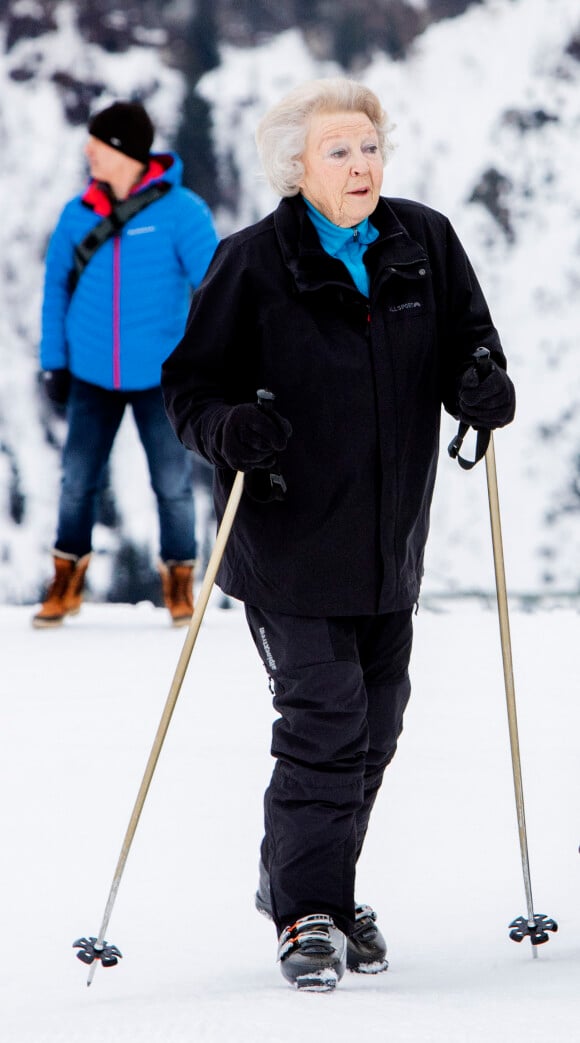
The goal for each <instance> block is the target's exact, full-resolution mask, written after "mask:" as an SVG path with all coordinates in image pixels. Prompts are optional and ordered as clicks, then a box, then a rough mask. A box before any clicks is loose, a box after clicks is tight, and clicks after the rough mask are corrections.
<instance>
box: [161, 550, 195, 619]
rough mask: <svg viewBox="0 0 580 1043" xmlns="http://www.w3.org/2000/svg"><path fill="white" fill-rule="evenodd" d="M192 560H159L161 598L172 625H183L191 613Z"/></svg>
mask: <svg viewBox="0 0 580 1043" xmlns="http://www.w3.org/2000/svg"><path fill="white" fill-rule="evenodd" d="M194 564H195V563H194V562H192V561H160V562H159V572H160V575H161V583H162V585H163V599H164V601H165V604H166V605H167V608H168V609H169V614H170V616H171V621H172V623H173V626H174V627H184V626H187V624H188V623H189V621H190V619H191V617H192V615H193V566H194Z"/></svg>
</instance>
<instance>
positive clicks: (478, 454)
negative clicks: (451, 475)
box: [447, 423, 490, 471]
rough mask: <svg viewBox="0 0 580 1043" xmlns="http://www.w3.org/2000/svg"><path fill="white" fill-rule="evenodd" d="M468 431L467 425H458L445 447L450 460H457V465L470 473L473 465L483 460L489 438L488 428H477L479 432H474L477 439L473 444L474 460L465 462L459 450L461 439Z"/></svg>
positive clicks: (461, 443)
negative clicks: (453, 436) (455, 432)
mask: <svg viewBox="0 0 580 1043" xmlns="http://www.w3.org/2000/svg"><path fill="white" fill-rule="evenodd" d="M468 431H469V424H464V423H460V424H459V428H458V430H457V434H456V435H455V438H453V439H452V440H451V442H450V443H449V445H448V446H447V452H448V453H449V456H450V457H451V459H452V460H457V463H458V464H459V466H460V467H462V468H463V470H464V471H471V468H472V467H475V465H476V464H478V463H479V461H480V460H483V457H484V456H485V454H486V452H487V447H488V445H489V436H490V431H489V428H487V427H484V428H479V430H477V431H476V434H477V439H476V442H475V459H474V460H466V458H465V457H464V456H461V454H460V449H461V446H462V445H463V439H464V438H465V436H466V434H467V432H468Z"/></svg>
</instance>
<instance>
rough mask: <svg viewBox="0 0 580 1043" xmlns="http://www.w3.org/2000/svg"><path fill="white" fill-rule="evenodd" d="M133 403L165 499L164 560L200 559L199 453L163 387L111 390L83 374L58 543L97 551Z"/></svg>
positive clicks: (75, 390)
mask: <svg viewBox="0 0 580 1043" xmlns="http://www.w3.org/2000/svg"><path fill="white" fill-rule="evenodd" d="M127 405H130V406H131V408H132V410H133V416H134V418H135V423H136V425H137V430H138V432H139V438H140V439H141V443H142V445H143V448H144V450H145V454H146V456H147V464H148V467H149V474H150V477H151V486H152V488H153V492H154V493H155V496H156V498H157V509H158V512H159V529H160V543H161V547H160V555H161V558H162V560H163V561H190V560H193V559H194V558H195V557H196V553H197V546H196V539H195V512H194V503H193V482H192V466H191V463H192V461H191V453H190V452H189V451H188V450H187V449H185V448H184V447H183V446H182V445H181V443H180V442H179V441H178V439H177V437H176V435H175V434H174V432H173V429H172V427H171V425H170V423H169V420H168V419H167V416H166V413H165V408H164V406H163V400H162V397H161V389H160V388H159V387H154V388H149V389H147V390H146V391H107V390H106V389H105V388H101V387H97V386H96V385H95V384H87V383H86V382H85V381H83V380H78V379H77V378H76V377H73V379H72V385H71V392H70V397H69V401H68V405H67V421H68V435H67V439H66V443H65V446H64V450H63V457H62V471H63V474H62V485H61V494H60V503H59V514H58V531H57V536H56V544H55V549H56V550H57V551H59V550H60V551H64V552H65V553H66V554H75V555H78V556H79V557H82V555H84V554H88V553H89V551H90V550H91V536H92V530H93V525H94V523H95V513H96V508H97V500H98V494H99V489H100V486H101V483H102V479H103V472H104V470H105V467H106V465H107V462H108V460H109V457H110V455H111V450H112V448H113V442H114V440H115V436H116V434H117V431H118V430H119V427H120V424H121V420H122V419H123V414H124V412H125V407H126V406H127Z"/></svg>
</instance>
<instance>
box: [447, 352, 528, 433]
mask: <svg viewBox="0 0 580 1043" xmlns="http://www.w3.org/2000/svg"><path fill="white" fill-rule="evenodd" d="M515 411H516V393H515V389H514V386H513V384H512V382H511V380H510V378H509V377H508V375H507V373H506V371H505V370H504V369H500V367H499V366H497V365H496V364H495V362H492V363H491V372H490V373H488V375H487V376H486V377H484V379H483V380H482V381H481V382H480V378H479V373H478V371H477V369H476V367H475V365H473V366H470V367H469V368H468V369H466V370H465V373H464V374H463V376H462V378H461V383H460V385H459V419H460V420H461V421H463V423H464V424H469V425H470V427H475V428H488V429H489V430H493V429H494V428H496V427H505V425H506V424H510V423H511V421H512V420H513V418H514V414H515Z"/></svg>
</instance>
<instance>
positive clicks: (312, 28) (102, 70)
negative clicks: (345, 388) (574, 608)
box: [0, 0, 580, 601]
mask: <svg viewBox="0 0 580 1043" xmlns="http://www.w3.org/2000/svg"><path fill="white" fill-rule="evenodd" d="M4 6H5V7H7V8H8V12H7V13H3V11H2V8H0V29H1V31H2V35H1V36H0V84H1V88H0V89H1V97H2V104H1V109H0V142H1V145H2V151H3V159H4V162H3V164H2V170H1V172H0V185H1V187H2V198H3V201H4V204H3V208H2V211H3V221H2V225H1V227H0V238H1V249H0V257H1V261H0V263H1V265H2V268H3V277H2V279H1V280H0V360H1V364H2V381H1V383H0V597H2V598H3V599H4V600H7V601H32V600H34V599H35V598H36V597H37V596H38V594H39V591H40V588H41V586H42V583H43V581H44V579H45V577H46V576H47V574H48V569H49V563H48V556H49V552H50V547H51V542H52V539H53V533H54V524H55V513H56V499H57V491H58V481H59V473H58V462H59V454H58V445H59V444H60V442H61V440H62V437H63V427H62V421H59V420H58V419H55V418H54V417H53V416H51V415H50V413H49V412H48V411H47V410H46V407H45V405H44V403H43V402H42V399H41V397H40V395H39V393H38V390H37V383H36V371H37V362H36V346H37V342H38V326H39V310H40V299H41V291H42V266H43V255H44V250H45V247H46V242H47V239H48V236H49V234H50V231H51V229H52V227H53V225H54V221H55V219H56V217H57V215H58V213H59V211H60V208H61V206H62V205H63V203H64V202H65V200H66V199H67V198H68V197H69V196H70V195H71V194H73V193H74V192H75V191H77V190H78V188H79V186H80V185H81V184H82V180H83V177H84V165H83V159H82V151H81V150H82V144H83V141H84V133H85V131H84V127H85V122H86V115H87V113H88V112H89V111H93V110H94V109H96V108H98V107H100V106H103V105H105V104H107V103H108V102H109V101H110V100H112V99H113V98H114V97H116V96H125V97H127V96H135V97H140V98H142V99H143V100H144V101H145V103H146V104H147V105H148V107H149V108H150V110H151V113H152V115H153V117H154V119H155V121H156V124H157V128H158V134H157V139H156V146H157V147H165V146H166V145H167V144H171V143H173V142H174V141H175V140H176V138H177V140H178V141H181V140H183V141H184V142H186V141H187V140H188V137H187V134H185V135H184V131H187V130H188V129H189V130H190V131H191V130H192V129H193V128H192V124H193V123H194V122H195V121H194V120H193V119H190V120H189V128H188V127H187V125H186V126H185V127H184V124H183V122H182V120H181V114H182V113H183V112H186V111H187V112H191V113H197V114H198V115H199V114H200V113H201V114H203V113H204V112H209V114H210V116H211V125H212V140H213V149H214V153H215V155H209V152H210V150H209V149H208V147H207V144H204V143H203V140H202V144H201V145H199V140H198V149H197V151H198V153H202V155H201V156H200V155H198V156H197V161H198V162H199V161H200V159H201V160H203V161H205V160H206V159H207V163H208V164H209V166H213V167H214V168H216V169H217V188H216V194H215V198H214V199H213V200H212V203H213V204H214V206H215V211H216V217H217V221H218V225H219V227H220V230H221V231H222V233H223V234H226V233H227V232H229V231H231V230H233V229H235V228H237V227H240V226H241V225H243V224H246V223H248V222H250V221H253V220H256V219H258V218H259V217H261V216H262V215H263V214H264V213H266V212H267V210H269V209H271V207H272V206H273V205H275V203H276V200H275V199H273V198H272V196H271V195H270V193H269V190H268V189H267V187H266V185H265V184H264V182H263V180H261V179H260V175H259V170H258V164H257V158H256V153H255V149H254V144H253V132H254V128H255V125H256V122H257V120H258V119H259V117H260V115H261V114H262V112H263V111H264V110H265V109H266V108H267V107H268V105H270V104H271V103H272V102H273V101H274V100H276V99H277V98H279V97H280V95H281V94H282V93H283V92H284V91H285V90H286V89H288V88H290V87H292V86H293V85H294V84H295V83H297V82H300V81H301V80H304V79H306V78H310V77H313V76H321V75H328V74H334V73H340V72H342V71H344V69H343V67H341V66H340V65H338V64H337V62H336V57H337V54H338V52H337V50H336V47H335V48H334V51H332V48H329V47H328V46H326V47H323V46H322V44H323V43H324V40H325V39H326V38H325V36H324V31H323V30H324V24H322V23H317V24H312V23H311V24H309V25H306V24H302V22H301V19H302V18H303V17H304V11H303V8H302V5H300V4H298V3H295V4H294V5H291V7H292V11H291V12H290V14H288V13H287V16H286V17H287V18H289V17H291V16H292V12H294V15H295V17H296V21H295V24H294V27H292V24H290V25H288V24H284V25H281V26H272V25H269V24H267V23H265V24H264V25H261V27H260V31H259V32H258V31H257V32H256V33H255V34H254V36H253V38H252V39H250V38H249V34H248V31H247V26H248V23H247V21H246V23H244V24H245V28H244V25H242V23H241V22H240V19H239V18H238V21H237V22H236V23H235V25H234V22H233V21H230V22H227V17H226V16H227V14H228V10H227V3H226V2H225V0H223V2H221V3H219V4H216V5H215V11H216V12H217V14H218V15H219V19H217V22H216V19H214V20H213V21H211V18H210V15H211V13H212V12H211V8H210V7H209V5H207V4H205V3H200V4H199V5H197V10H198V22H197V30H196V31H197V32H198V36H197V37H196V39H197V44H196V46H197V50H196V52H195V53H196V54H198V55H200V54H202V50H203V49H201V50H200V48H199V40H200V36H199V30H200V24H202V23H200V21H199V19H200V18H201V16H202V15H203V17H204V18H206V19H210V21H209V22H207V25H209V26H210V27H212V32H214V31H215V32H216V34H217V35H216V37H215V40H213V43H214V44H215V52H213V53H212V55H210V54H209V51H207V52H206V54H205V58H200V59H199V65H198V66H197V65H196V69H197V72H195V75H193V74H192V68H191V64H190V66H189V68H188V62H187V61H186V60H185V59H184V51H183V44H182V45H181V47H182V49H181V51H180V44H179V40H180V39H181V37H180V27H181V29H183V26H184V25H185V24H186V13H187V10H188V7H189V5H187V4H185V3H182V4H180V3H177V2H174V3H172V4H170V5H165V7H163V5H159V4H154V3H149V4H135V5H133V6H132V7H126V8H124V13H123V15H120V14H119V12H118V11H117V21H115V18H114V10H113V7H112V5H106V4H97V5H96V7H95V6H94V5H92V9H93V22H92V23H90V28H91V31H89V29H88V28H87V24H88V23H87V24H84V26H83V25H81V24H80V23H81V22H82V19H81V17H80V16H81V15H83V17H85V18H87V17H88V15H87V14H86V10H85V5H84V4H81V5H73V4H71V3H52V4H47V3H43V4H38V3H33V2H31V0H19V2H18V3H13V4H8V5H4ZM230 6H231V5H230ZM234 6H235V5H234ZM249 6H250V7H251V6H252V5H249ZM315 6H316V7H317V9H318V8H319V7H320V8H321V7H322V5H315ZM337 6H341V9H342V8H344V11H343V13H344V12H348V10H349V5H348V4H347V3H345V4H344V5H337ZM378 6H379V7H380V8H381V10H383V15H384V18H385V19H386V18H387V14H388V10H387V9H389V3H385V4H384V5H382V6H381V5H378ZM436 6H437V5H436V4H435V3H434V2H433V0H432V2H431V3H427V0H425V2H422V0H413V2H412V3H411V2H408V3H407V4H403V5H399V7H398V10H399V14H400V16H401V18H402V21H401V23H400V24H401V25H402V26H404V27H405V30H404V34H403V35H404V36H405V40H404V46H402V47H401V49H400V50H401V54H400V55H399V56H397V57H393V54H392V53H391V52H392V50H393V49H392V48H391V51H389V47H388V46H387V44H386V43H384V42H383V43H382V44H381V49H379V48H373V47H372V46H370V45H369V38H368V37H365V41H364V46H363V45H362V44H361V46H360V48H359V50H358V51H357V53H356V54H351V55H350V59H351V66H350V70H351V73H352V74H353V75H356V76H357V77H358V78H360V79H363V80H364V81H365V82H367V83H368V84H369V85H370V86H371V87H373V89H375V90H376V91H377V92H378V93H379V94H380V96H381V98H382V99H383V101H384V103H385V104H386V106H387V108H388V110H389V112H390V115H391V118H392V120H393V122H394V123H395V124H396V131H395V140H396V144H397V149H396V152H395V154H394V156H393V158H392V159H391V161H390V163H389V165H388V167H387V169H386V171H385V181H384V192H385V194H386V195H400V196H407V197H412V198H416V199H420V200H422V201H423V202H425V203H427V204H429V205H431V206H433V207H435V208H436V209H439V210H442V211H444V212H445V213H447V214H448V216H449V217H450V218H451V220H452V221H453V223H454V225H455V227H456V230H457V231H458V233H459V235H460V237H461V239H462V241H463V243H464V245H465V246H466V248H467V250H468V253H469V254H470V256H471V259H472V261H473V263H474V265H475V268H476V270H477V272H478V275H479V277H480V281H481V282H482V285H483V288H484V291H485V293H486V295H487V297H488V300H489V303H490V306H491V309H492V313H493V316H494V319H495V322H496V325H497V326H498V329H499V330H500V333H501V336H502V340H503V343H504V346H505V349H506V353H507V355H508V360H509V368H510V372H511V374H512V376H513V378H514V380H515V382H516V384H517V389H518V413H517V419H516V422H515V423H514V425H512V427H510V428H508V429H506V430H505V431H501V432H499V433H498V434H497V436H496V443H495V444H496V455H497V462H498V474H499V484H500V501H501V505H502V508H503V519H502V520H503V528H504V545H505V547H504V549H505V555H506V569H507V574H508V585H509V587H510V589H511V590H513V591H514V592H519V593H522V594H528V595H537V594H554V595H556V594H560V595H561V594H566V595H574V594H577V593H578V591H579V589H580V364H579V361H578V360H579V357H580V332H579V323H580V311H579V303H578V302H579V288H580V187H579V184H580V182H579V181H578V177H577V170H578V168H579V166H580V163H579V160H580V144H579V142H580V134H579V130H580V10H579V9H578V4H577V0H487V2H484V3H476V4H468V3H465V2H462V3H459V2H457V3H451V2H449V3H446V4H443V3H441V4H440V5H439V7H440V10H439V12H437V11H436ZM311 7H312V5H311ZM402 7H405V8H406V13H405V12H404V11H402ZM374 8H375V10H376V9H377V5H376V4H375V5H374ZM105 9H106V10H105ZM390 9H391V13H392V12H393V11H394V8H393V7H392V5H391V8H390ZM87 10H89V8H87ZM240 10H241V9H240ZM244 10H245V7H244ZM411 10H412V11H413V12H414V16H413V17H414V18H415V21H414V22H413V25H414V29H411V28H409V27H410V26H411V22H410V20H409V19H410V18H411V17H412V16H411V15H410V14H409V12H410V11H411ZM95 11H97V13H98V14H99V18H100V22H99V25H100V31H99V32H100V35H99V32H97V29H96V28H95V21H94V19H95V18H96V14H94V12H95ZM161 11H164V16H163V24H162V22H161V14H160V12H161ZM301 12H302V13H301ZM367 13H368V12H367V7H366V5H365V17H366V16H367ZM139 14H140V15H141V17H139ZM230 14H231V12H230ZM450 15H455V17H448V16H450ZM16 16H18V17H16ZM403 16H404V17H403ZM441 16H442V20H434V19H435V18H436V17H441ZM107 19H108V20H107ZM123 19H124V21H123ZM27 20H28V21H27ZM121 23H122V24H121ZM224 24H227V25H230V26H232V27H233V28H235V27H236V26H237V29H236V33H237V36H236V33H234V31H233V28H232V31H231V32H229V33H228V34H224V31H223V25H224ZM388 24H394V23H388ZM18 26H19V29H18ZM103 26H105V27H106V26H109V28H111V27H112V29H113V30H115V32H116V33H117V36H115V37H114V39H115V40H116V41H117V43H116V44H115V46H112V45H111V42H110V40H109V42H108V44H107V42H106V41H105V43H103V39H102V29H103ZM299 26H300V27H299ZM121 29H122V30H123V33H122V46H121V44H119V43H118V41H119V36H118V34H119V33H120V32H121ZM278 30H280V31H278ZM401 31H402V30H401ZM208 33H209V29H208V30H207V32H206V33H205V35H204V34H203V33H202V35H201V39H202V41H206V42H212V41H210V37H209V35H208ZM182 35H183V34H182ZM327 35H328V34H327ZM192 39H193V37H192V35H191V34H190V37H189V38H188V46H189V48H190V50H189V51H188V52H187V53H188V54H191V53H193V52H192V50H191V46H192ZM377 39H378V37H377ZM234 40H235V42H233V41H234ZM327 43H328V41H327ZM116 48H117V49H116ZM338 56H339V57H340V54H339V55H338ZM343 60H344V59H343ZM198 73H200V74H202V75H201V78H200V79H198V78H197V77H198ZM192 89H193V94H192ZM192 103H193V108H191V107H190V108H188V107H187V106H189V105H191V104H192ZM200 119H201V117H200ZM186 124H187V121H186ZM196 125H197V124H196ZM205 152H207V153H208V155H207V157H206V156H205V155H203V153H205ZM185 158H186V160H187V158H188V157H185ZM186 168H187V163H186ZM192 169H195V164H194V166H193V167H192ZM208 169H209V167H208ZM454 431H455V424H454V422H453V421H452V420H451V419H450V418H446V420H445V422H444V427H443V437H442V453H441V465H440V473H439V481H438V488H437V493H436V499H435V505H434V513H433V526H432V537H431V543H430V547H429V552H428V556H427V572H426V578H425V591H426V593H429V592H447V593H453V592H456V591H490V590H492V588H493V571H492V565H491V549H490V538H489V523H488V510H487V495H486V482H485V470H484V467H483V465H480V466H479V467H478V468H476V469H475V470H474V471H473V472H470V473H469V474H465V473H463V472H461V471H460V470H459V468H458V467H457V465H456V464H454V463H452V462H451V461H450V460H448V458H447V454H446V445H447V443H448V441H449V440H450V439H451V437H452V435H453V434H454ZM108 504H109V509H108V510H107V504H106V503H105V504H104V507H103V517H102V524H100V525H99V526H98V527H97V530H96V533H95V547H96V551H97V553H96V555H95V558H96V560H95V565H94V566H92V567H91V572H92V590H93V595H94V596H95V597H105V596H108V595H109V594H110V593H111V591H113V596H118V597H125V598H127V599H135V598H138V597H147V596H153V595H152V594H151V591H152V590H154V588H155V584H154V580H153V579H152V562H153V561H154V557H155V553H156V534H157V523H156V518H155V511H154V508H153V501H152V497H151V494H150V492H149V489H148V483H147V476H146V472H145V465H144V462H143V459H142V454H141V451H140V449H139V447H138V445H137V442H136V438H135V436H134V432H133V429H132V425H131V423H130V422H128V423H127V424H126V425H124V427H123V429H122V431H121V435H120V439H119V444H118V446H117V447H116V450H115V454H114V459H113V465H112V473H111V491H110V494H109V499H108ZM136 505H137V506H136Z"/></svg>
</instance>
